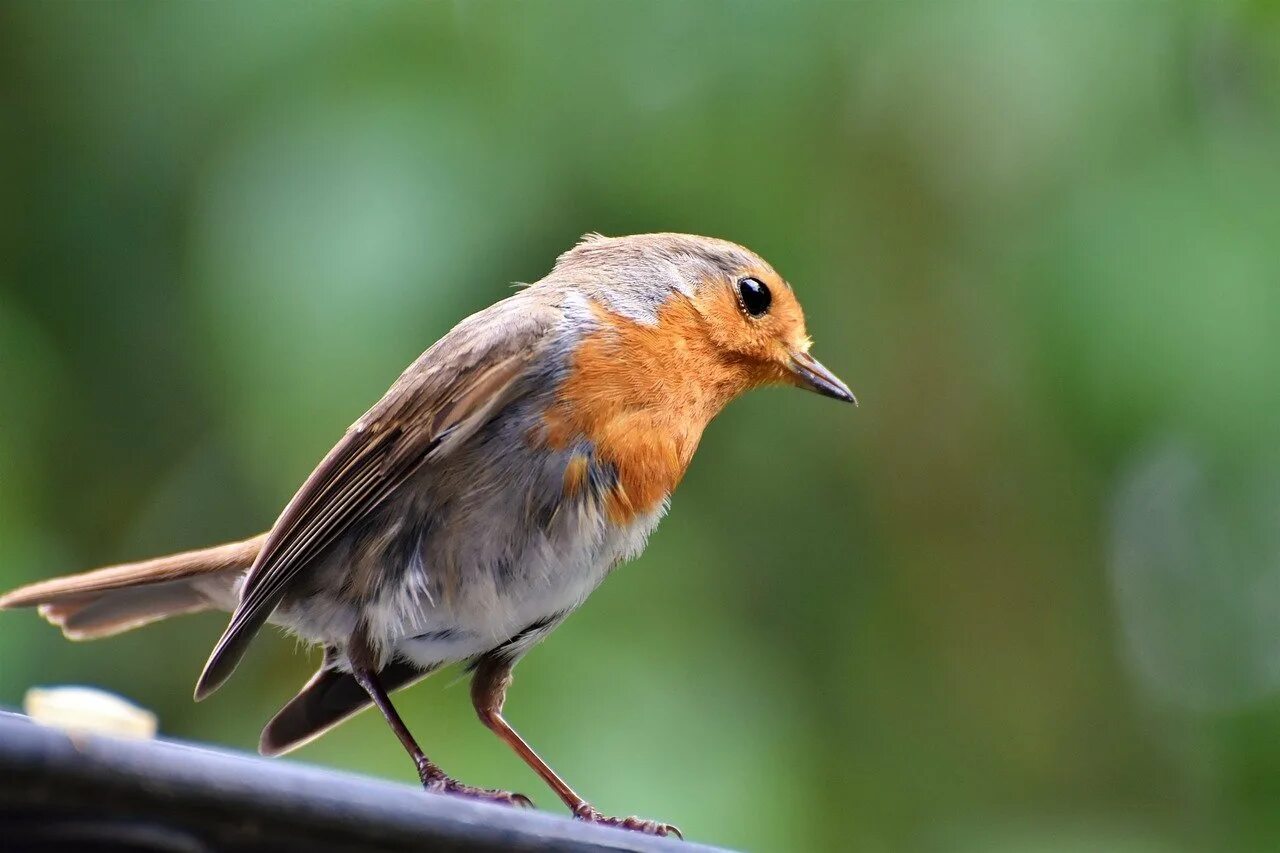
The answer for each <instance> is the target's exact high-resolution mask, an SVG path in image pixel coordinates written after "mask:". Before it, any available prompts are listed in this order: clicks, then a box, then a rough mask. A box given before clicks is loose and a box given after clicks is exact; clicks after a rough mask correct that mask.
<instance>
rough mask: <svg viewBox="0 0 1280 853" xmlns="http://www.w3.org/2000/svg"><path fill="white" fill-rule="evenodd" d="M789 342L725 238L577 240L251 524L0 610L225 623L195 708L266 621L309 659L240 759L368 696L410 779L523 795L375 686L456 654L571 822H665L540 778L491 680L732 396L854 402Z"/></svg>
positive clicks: (407, 681) (109, 631)
mask: <svg viewBox="0 0 1280 853" xmlns="http://www.w3.org/2000/svg"><path fill="white" fill-rule="evenodd" d="M810 346H811V341H810V338H809V335H808V333H807V331H806V326H805V319H804V313H803V311H802V309H801V306H800V303H799V301H798V300H797V298H796V296H795V293H794V291H793V290H792V287H791V285H790V284H789V283H788V282H787V281H786V280H785V279H784V278H782V276H781V275H779V274H778V273H777V272H776V271H775V270H774V268H773V267H772V266H770V265H769V264H768V263H767V262H766V261H765V260H764V259H762V258H761V257H760V256H759V255H757V254H756V253H754V252H752V251H750V250H749V249H746V248H745V247H743V246H740V245H738V244H736V243H732V242H729V241H726V240H721V239H715V238H710V237H701V236H695V235H689V234H676V233H657V234H640V235H632V236H621V237H606V236H603V235H600V234H594V233H593V234H587V235H585V236H584V237H583V238H581V240H580V241H579V242H577V243H576V245H574V246H573V247H572V248H570V249H569V250H568V251H566V252H564V253H563V254H561V255H560V256H559V257H558V258H557V260H556V261H555V264H554V265H553V267H552V269H551V271H550V272H549V273H548V274H547V275H545V276H544V277H543V278H542V279H540V280H538V281H536V282H535V283H533V284H530V285H525V286H522V287H521V288H520V289H518V290H516V291H514V292H513V293H512V294H511V295H510V296H508V297H507V298H505V299H503V300H501V301H499V302H497V303H495V304H493V305H491V306H490V307H488V308H486V309H484V310H481V311H479V312H478V313H476V314H473V315H471V316H470V317H468V318H466V319H464V320H462V321H461V322H460V323H458V324H457V325H456V326H455V327H454V328H453V329H452V330H450V331H449V332H448V333H446V334H445V335H444V336H443V337H442V338H441V339H440V340H439V341H437V342H436V343H435V344H433V345H432V346H431V347H430V348H428V349H427V350H426V352H424V353H423V354H422V355H421V356H420V357H419V358H418V359H417V360H416V361H414V362H413V363H412V364H411V365H410V366H409V367H408V368H407V369H405V371H404V372H403V373H402V374H401V375H400V377H399V378H398V379H397V380H396V381H395V382H394V383H393V384H392V385H391V387H390V389H389V390H388V391H387V392H386V394H385V395H384V396H383V397H382V398H381V399H380V400H379V401H378V402H377V403H375V404H374V405H373V406H372V408H370V409H369V410H368V411H367V412H365V413H364V414H363V415H362V416H361V417H360V418H359V419H358V420H356V421H355V423H354V424H352V425H351V427H350V428H348V429H347V430H346V432H345V434H344V435H343V436H342V437H341V439H340V440H339V441H338V442H337V444H336V445H335V446H334V447H333V449H332V450H330V451H329V453H328V454H327V455H326V456H325V457H324V458H323V460H321V461H320V463H319V464H318V465H317V467H316V468H315V470H314V471H313V472H312V473H311V474H310V476H308V477H307V478H306V480H305V481H304V482H303V484H302V485H301V487H300V488H299V489H298V490H297V492H296V493H295V494H294V496H293V497H292V499H291V500H289V502H288V503H287V504H286V506H285V507H284V509H283V511H282V512H281V513H280V515H279V517H278V518H277V519H276V521H275V523H274V524H272V525H271V527H270V529H269V530H267V531H266V532H265V533H262V534H260V535H258V536H254V537H252V538H249V539H245V540H243V541H238V542H231V543H227V544H223V545H218V546H214V547H210V548H204V549H200V550H195V551H189V552H185V553H180V554H175V555H170V556H165V557H160V558H157V559H151V560H146V561H142V562H134V563H128V564H123V565H116V566H109V567H106V568H101V569H97V570H93V571H88V572H84V573H81V574H76V575H70V576H65V577H61V578H55V579H53V580H47V581H42V582H37V583H33V584H30V585H28V586H25V587H22V588H20V589H17V590H14V591H12V592H10V593H8V594H6V595H4V596H2V597H0V609H5V608H18V607H31V606H35V607H38V608H39V613H40V614H41V615H42V616H43V617H44V618H45V619H46V620H48V621H49V622H50V623H52V624H53V625H56V626H58V627H60V628H61V630H62V632H63V633H64V634H65V635H66V636H67V637H68V638H70V639H73V640H84V639H94V638H98V637H106V636H110V635H113V634H117V633H120V632H123V631H127V630H130V629H133V628H137V627H139V626H142V625H145V624H147V623H150V622H154V621H156V620H159V619H165V618H168V617H171V616H177V615H179V614H186V613H194V612H198V611H205V610H222V611H227V612H230V613H231V617H230V621H229V623H228V624H227V627H226V630H225V631H224V632H223V634H222V636H221V638H220V639H219V640H218V642H217V644H216V645H215V646H214V648H213V651H212V653H211V654H210V656H209V659H208V662H207V663H206V665H205V667H204V670H203V672H202V673H201V675H200V677H199V679H198V681H197V683H196V688H195V698H196V700H197V701H199V700H201V699H204V698H206V697H207V696H209V694H211V693H212V692H213V691H215V690H216V689H217V688H218V687H219V686H221V685H222V684H223V683H224V682H225V681H226V680H227V678H228V677H229V676H230V675H231V673H232V671H233V670H234V669H235V667H236V665H237V663H238V662H239V661H240V659H241V658H242V656H243V655H244V653H245V650H246V649H247V648H248V646H249V644H250V643H251V642H252V641H253V640H254V638H255V637H256V636H257V635H258V633H259V632H260V629H261V628H262V627H263V626H264V625H265V624H268V623H270V624H272V625H274V626H277V627H279V628H281V629H283V630H284V631H286V632H289V633H292V634H294V635H296V636H297V637H298V638H300V639H301V640H303V641H305V642H306V643H308V644H313V645H318V646H321V647H323V649H324V657H323V662H322V663H321V665H320V668H319V670H318V671H317V672H316V673H315V675H314V676H313V677H312V678H311V679H310V681H308V682H307V683H306V685H305V686H303V688H302V689H301V691H300V692H299V693H298V694H297V696H295V697H294V698H293V699H292V700H291V701H289V702H288V703H287V704H286V705H285V706H284V707H283V709H281V710H280V712H279V713H278V714H276V716H275V717H274V718H273V719H272V720H271V721H270V722H269V723H268V724H267V726H266V728H265V729H264V730H263V732H262V737H261V741H260V744H259V751H260V752H261V753H262V754H264V755H279V754H282V753H285V752H287V751H289V750H292V749H295V748H297V747H298V746H301V745H302V744H304V743H307V742H309V741H310V740H312V739H314V738H316V737H318V736H319V735H321V734H323V733H324V732H326V731H328V730H330V729H331V728H333V727H334V726H335V725H337V724H338V723H340V722H342V721H344V720H346V719H348V718H349V717H351V716H353V715H354V714H356V713H358V712H360V711H362V710H365V709H366V708H368V707H370V706H374V707H377V708H378V710H379V711H380V712H381V714H382V716H383V717H385V719H386V721H387V723H388V724H389V726H390V728H391V729H392V731H393V732H394V734H395V735H396V737H397V738H398V739H399V740H400V742H401V744H402V745H403V746H404V748H405V750H406V751H407V752H408V754H409V756H410V757H411V758H412V760H413V762H414V765H415V767H416V769H417V773H418V777H419V780H420V781H421V783H422V785H423V787H424V788H426V789H427V790H428V791H434V792H440V793H447V794H455V795H460V796H466V797H472V798H476V799H480V800H487V801H491V802H496V803H500V804H504V805H512V806H531V805H532V801H531V800H530V799H529V798H528V797H525V796H524V795H521V794H515V793H511V792H508V791H502V790H496V789H486V788H478V787H473V786H470V785H466V784H463V783H462V782H459V781H457V780H456V779H454V778H453V777H452V776H449V775H447V774H446V773H445V772H444V770H442V769H441V768H440V767H439V766H438V765H437V764H436V763H435V762H433V761H431V760H430V759H429V758H428V757H427V755H426V753H425V752H424V751H423V749H422V748H421V747H420V746H419V744H418V741H417V740H416V739H415V738H414V736H413V735H412V734H411V733H410V731H409V728H408V726H407V725H406V724H405V722H404V721H403V719H402V718H401V717H400V714H399V713H398V712H397V710H396V708H395V706H394V704H393V703H392V701H391V698H390V694H391V693H392V692H394V691H396V690H398V689H400V688H403V687H406V686H409V685H411V684H413V683H415V682H417V681H419V680H421V679H422V678H424V677H426V676H427V675H429V674H431V673H433V672H435V671H437V670H439V669H441V668H443V667H446V666H450V665H454V664H462V665H463V666H465V668H466V671H467V672H469V673H470V676H471V689H470V693H471V700H472V703H473V705H474V708H475V711H476V713H477V715H478V716H479V718H480V721H481V722H482V723H483V724H484V725H485V726H486V727H488V728H489V729H491V730H492V731H493V732H494V733H495V734H496V735H497V736H498V737H499V738H501V739H502V740H503V741H504V742H506V744H507V745H508V746H510V747H511V748H512V749H513V750H514V751H515V752H516V753H517V754H518V755H519V757H520V758H521V759H523V760H524V761H525V762H526V763H527V764H528V765H529V766H530V767H531V768H532V769H533V771H534V772H535V773H537V775H538V776H540V777H541V778H542V780H543V781H545V782H546V783H547V784H548V785H549V786H550V788H551V789H552V790H553V791H554V792H555V794H556V795H557V796H558V797H559V798H560V800H562V801H563V802H564V804H565V805H566V806H567V807H568V808H569V810H570V811H571V812H572V814H573V816H574V817H575V818H577V819H579V820H582V821H586V822H591V823H598V824H605V825H610V826H617V827H622V828H625V829H631V830H636V831H640V832H644V833H648V834H653V835H668V834H676V835H679V830H678V829H677V828H676V827H675V826H674V825H672V824H669V823H662V822H659V821H655V820H649V819H644V818H639V817H634V816H632V817H625V818H617V817H610V816H607V815H605V814H602V813H601V812H600V811H598V810H597V809H596V808H595V807H594V806H592V805H591V804H590V803H589V802H588V801H587V800H586V799H584V798H583V797H582V796H581V795H579V794H578V793H577V791H575V790H574V789H573V788H572V787H570V786H569V785H568V783H566V782H565V781H564V780H563V779H562V778H561V777H560V776H559V775H558V774H557V773H556V772H555V771H554V770H552V768H551V766H550V765H549V764H548V763H547V762H546V761H544V760H543V758H542V757H541V756H540V755H539V754H538V753H537V752H535V751H534V749H533V748H532V747H531V746H530V745H529V744H528V742H527V741H525V739H524V738H523V737H522V736H521V735H520V734H519V733H518V732H517V731H516V729H515V728H513V727H512V726H511V724H510V723H508V722H507V720H506V717H505V716H504V714H503V706H504V702H505V699H506V694H507V690H508V688H509V686H510V684H511V682H512V671H513V668H514V666H515V664H516V663H517V662H518V661H519V660H520V659H521V658H522V657H523V656H524V655H525V654H526V653H527V652H528V651H529V650H530V649H531V648H533V647H534V646H535V645H537V644H538V643H539V642H540V641H541V640H543V639H544V638H546V637H547V636H548V635H549V634H550V633H551V632H552V631H554V630H555V629H556V627H557V626H559V625H560V624H561V623H562V622H564V620H565V618H566V617H567V616H568V615H569V614H570V613H572V612H573V611H574V610H576V609H577V608H578V607H579V606H580V605H581V604H582V603H583V602H584V601H585V600H586V599H587V597H588V596H589V595H590V594H591V593H592V591H593V590H595V589H596V587H597V586H598V585H599V584H600V583H601V582H602V581H603V580H604V579H605V577H606V576H608V575H609V574H610V573H611V572H612V570H613V569H614V568H616V567H617V566H618V565H620V564H622V563H624V562H626V561H628V560H630V559H632V558H634V557H636V556H638V555H639V554H640V552H641V551H642V550H643V549H644V547H645V544H646V541H647V540H648V538H649V535H650V534H651V533H652V532H653V530H654V528H655V527H656V525H657V524H658V522H659V520H660V519H661V518H662V517H663V515H664V514H665V513H666V511H667V508H668V504H669V500H670V497H671V494H672V492H673V490H674V489H675V488H676V486H677V484H678V483H679V482H680V480H681V479H682V477H683V476H684V474H685V471H686V469H687V467H688V465H689V463H690V460H691V459H692V457H693V455H694V451H695V450H696V449H697V447H698V444H699V441H700V439H701V437H702V434H703V431H704V429H705V428H706V426H707V425H708V423H709V422H710V421H711V420H712V418H714V417H715V416H716V415H717V414H718V413H719V412H720V411H721V410H722V409H723V408H724V407H725V406H726V405H727V404H728V403H729V402H730V401H731V400H733V399H734V398H736V397H738V396H739V395H741V394H742V393H744V392H746V391H748V390H750V389H753V388H756V387H759V386H765V385H780V384H783V385H787V384H789V385H793V386H797V387H800V388H804V389H808V390H811V391H816V392H817V393H819V394H822V395H825V396H827V397H831V398H834V399H836V400H841V401H845V402H849V403H854V404H856V403H857V400H856V399H855V397H854V395H853V394H852V393H851V392H850V390H849V388H848V386H846V385H845V384H844V383H843V382H842V381H841V380H840V379H839V378H837V377H836V376H835V374H833V373H832V372H831V371H830V370H828V369H827V368H826V367H824V366H823V365H822V364H821V363H820V362H818V361H817V360H816V359H815V358H814V357H813V356H812V355H810V352H809V351H810Z"/></svg>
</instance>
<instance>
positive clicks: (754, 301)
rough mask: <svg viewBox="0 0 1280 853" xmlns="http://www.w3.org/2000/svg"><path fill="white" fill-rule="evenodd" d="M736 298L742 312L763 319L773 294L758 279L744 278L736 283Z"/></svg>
mask: <svg viewBox="0 0 1280 853" xmlns="http://www.w3.org/2000/svg"><path fill="white" fill-rule="evenodd" d="M738 298H739V300H740V301H741V302H742V310H743V311H746V312H747V313H748V314H750V315H751V316H752V317H763V316H764V315H765V312H766V311H768V310H769V305H770V303H772V302H773V294H772V293H770V292H769V288H768V287H767V286H766V285H765V283H764V282H763V281H761V280H760V279H758V278H744V279H741V280H739V281H738Z"/></svg>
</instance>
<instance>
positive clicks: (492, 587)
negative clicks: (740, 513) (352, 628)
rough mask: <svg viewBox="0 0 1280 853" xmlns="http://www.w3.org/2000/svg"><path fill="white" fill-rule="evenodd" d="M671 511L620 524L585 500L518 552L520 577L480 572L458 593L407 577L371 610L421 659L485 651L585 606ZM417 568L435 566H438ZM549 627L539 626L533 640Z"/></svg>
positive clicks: (392, 637) (395, 640)
mask: <svg viewBox="0 0 1280 853" xmlns="http://www.w3.org/2000/svg"><path fill="white" fill-rule="evenodd" d="M664 511H665V506H663V507H659V508H658V509H657V510H655V511H654V512H652V513H649V514H647V515H646V516H643V517H640V518H637V519H636V520H635V521H634V522H632V523H631V524H630V525H628V526H627V527H625V528H619V527H617V526H615V525H613V524H611V523H609V522H608V520H607V519H605V518H604V517H603V515H602V513H601V512H600V511H599V510H598V509H594V508H588V507H587V506H581V507H580V508H579V509H577V510H575V511H574V517H569V518H563V519H558V520H557V524H556V525H555V529H554V530H553V531H552V532H551V533H550V534H548V535H546V536H543V535H538V536H537V537H534V538H533V539H532V540H531V541H530V542H529V543H528V544H527V545H526V546H525V547H523V548H522V549H521V553H520V554H518V555H516V556H515V557H514V559H515V560H518V561H519V562H520V569H521V571H520V572H518V574H519V577H520V579H519V580H518V581H517V582H508V583H505V584H501V583H498V582H496V581H495V579H494V576H493V575H492V574H490V573H476V577H475V579H474V580H469V581H467V582H466V583H464V584H462V585H461V587H460V591H459V594H457V595H455V596H453V597H452V600H450V601H435V600H432V599H431V598H430V597H429V596H427V595H425V594H424V590H425V589H426V588H427V587H426V585H425V583H418V584H414V583H410V584H406V585H404V586H403V587H402V588H401V590H400V591H399V592H398V593H397V594H395V595H392V596H387V597H386V598H384V599H383V600H382V601H380V602H378V604H377V605H376V606H375V607H373V608H372V609H371V610H370V612H369V623H370V628H371V631H370V634H371V635H373V636H375V637H381V638H383V640H384V642H385V643H386V646H385V648H388V649H390V650H392V651H394V653H395V654H397V655H398V656H400V657H403V658H406V659H408V660H411V661H413V662H414V663H417V664H419V665H420V666H428V665H433V664H446V663H452V662H456V661H461V660H466V659H468V658H471V657H475V656H476V655H480V654H483V653H485V652H487V651H490V650H492V649H494V648H496V647H498V646H501V645H502V644H504V643H506V642H507V641H508V640H510V639H511V638H512V637H515V636H517V635H519V634H520V633H521V632H522V631H524V630H525V629H527V628H529V627H530V626H532V625H536V624H539V623H544V622H546V621H547V620H552V621H553V622H558V621H559V620H560V619H562V618H564V617H565V616H567V615H568V614H569V613H570V612H572V611H573V610H575V609H577V608H578V606H579V605H581V604H582V602H584V601H585V600H586V599H587V596H589V595H590V594H591V592H592V591H593V590H594V589H595V588H596V587H597V586H599V585H600V582H601V581H603V580H604V578H605V576H606V575H608V574H609V572H610V570H612V569H613V568H614V567H615V566H617V565H618V564H619V563H620V562H623V561H625V560H628V559H630V558H632V557H634V556H636V555H638V554H639V553H640V551H641V550H642V549H643V548H644V545H645V542H646V540H647V539H648V537H649V534H650V533H651V532H652V531H653V529H654V527H655V526H657V523H658V521H659V519H660V518H661V517H662V514H663V512H664ZM415 570H421V571H422V572H424V573H429V572H430V567H429V566H422V567H415ZM423 578H425V574H424V575H423ZM549 627H552V626H548V629H549ZM545 633H546V632H545V631H540V632H537V633H536V636H533V637H532V638H530V639H529V640H528V642H527V644H526V646H527V645H532V644H533V643H535V642H537V640H539V639H541V638H542V636H545ZM525 650H526V649H525V648H520V649H519V651H520V652H523V651H525Z"/></svg>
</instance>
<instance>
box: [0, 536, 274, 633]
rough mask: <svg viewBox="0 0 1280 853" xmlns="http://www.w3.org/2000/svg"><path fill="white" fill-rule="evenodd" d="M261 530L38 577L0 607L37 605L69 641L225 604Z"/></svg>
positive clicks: (0, 599)
mask: <svg viewBox="0 0 1280 853" xmlns="http://www.w3.org/2000/svg"><path fill="white" fill-rule="evenodd" d="M265 539H266V534H265V533H264V534H262V535H261V536H255V537H253V538H252V539H246V540H244V541H243V542H229V543H227V544H225V545H217V546H214V547H212V548H204V549H202V550H199V551H187V552H185V553H182V554H172V555H170V556H168V557H158V558H156V559H154V560H145V561H143V562H139V563H125V564H123V565H119V566H108V567H107V568H104V569H95V570H93V571H89V572H83V573H81V574H78V575H68V576H67V577H62V578H54V579H53V580H47V581H40V582H38V583H33V584H30V585H28V586H24V587H22V588H20V589H15V590H14V591H13V592H10V593H7V594H6V595H3V596H0V609H7V608H13V607H38V608H39V609H40V615H41V616H43V617H44V618H45V619H47V620H49V622H50V623H52V624H54V625H57V626H58V627H59V628H61V629H62V633H63V634H65V635H66V636H67V637H68V638H69V639H72V640H93V639H97V638H98V637H109V636H111V635H112V634H119V633H120V632H122V631H128V630H130V629H132V628H137V627H139V626H140V625H146V624H147V623H148V622H155V621H156V620H159V619H166V618H168V617H170V616H177V615H179V614H182V613H197V612H199V611H201V610H212V609H215V608H218V609H230V608H232V607H234V606H235V582H236V579H237V578H238V577H239V575H240V573H241V572H243V571H245V570H246V569H248V568H249V567H250V566H251V565H253V561H254V559H255V558H257V556H258V551H259V550H260V549H261V548H262V543H263V541H264V540H265Z"/></svg>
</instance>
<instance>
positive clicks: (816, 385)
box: [788, 351, 858, 406]
mask: <svg viewBox="0 0 1280 853" xmlns="http://www.w3.org/2000/svg"><path fill="white" fill-rule="evenodd" d="M788 367H789V369H790V370H791V375H792V376H793V377H794V378H795V381H796V384H797V385H799V386H800V387H801V388H808V389H809V390H810V391H817V392H818V393H819V394H821V395H823V396H824V397H834V398H836V399H837V400H843V401H844V402H846V403H853V404H854V405H855V406H856V405H858V398H857V397H855V396H853V392H852V391H850V390H849V386H848V385H845V384H844V383H843V382H841V381H840V379H839V377H837V376H836V375H835V374H834V373H832V372H831V371H830V370H827V369H826V368H825V367H823V366H822V363H821V362H820V361H818V360H817V359H816V358H814V357H813V356H811V355H809V354H808V353H807V352H799V351H797V352H793V353H791V363H790V364H789V365H788Z"/></svg>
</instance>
